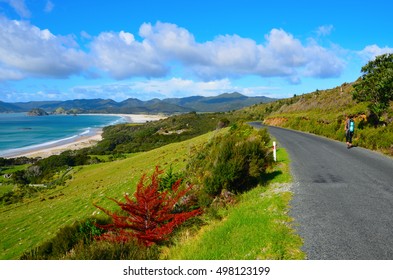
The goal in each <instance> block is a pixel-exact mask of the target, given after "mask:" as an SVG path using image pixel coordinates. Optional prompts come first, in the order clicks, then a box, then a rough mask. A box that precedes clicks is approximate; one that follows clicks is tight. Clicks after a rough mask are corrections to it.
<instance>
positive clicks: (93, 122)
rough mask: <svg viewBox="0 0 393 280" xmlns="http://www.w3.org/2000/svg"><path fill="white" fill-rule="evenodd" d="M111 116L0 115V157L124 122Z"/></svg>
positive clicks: (68, 139) (60, 141) (88, 133)
mask: <svg viewBox="0 0 393 280" xmlns="http://www.w3.org/2000/svg"><path fill="white" fill-rule="evenodd" d="M123 122H125V119H124V118H122V117H120V116H111V115H77V116H73V115H49V116H39V117H36V116H34V117H32V116H27V115H26V113H12V114H0V157H5V156H7V155H10V154H15V153H19V152H24V151H28V150H33V149H36V148H41V147H46V146H50V145H54V144H58V143H62V142H67V141H72V139H74V138H77V137H79V136H83V135H86V136H88V135H93V134H95V131H96V130H97V129H99V128H102V127H105V126H108V125H112V124H117V123H123Z"/></svg>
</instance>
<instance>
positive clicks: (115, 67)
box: [0, 0, 345, 83]
mask: <svg viewBox="0 0 393 280" xmlns="http://www.w3.org/2000/svg"><path fill="white" fill-rule="evenodd" d="M0 1H1V0H0ZM0 29H1V30H0V31H1V32H0V71H1V73H3V74H4V75H3V77H2V79H3V80H8V79H9V80H15V79H22V78H27V77H53V78H66V77H69V76H71V75H85V76H86V75H90V76H91V77H93V76H97V73H100V74H104V75H109V76H110V77H112V78H115V79H117V80H122V79H127V78H134V77H144V78H163V77H166V76H168V74H170V73H171V70H172V69H171V68H172V67H173V66H174V65H176V66H178V69H180V70H181V71H182V73H183V75H184V76H186V74H187V75H188V76H193V77H196V78H198V79H202V80H203V81H205V82H207V81H217V80H223V79H226V78H228V79H229V78H238V77H243V76H247V75H257V76H260V77H282V78H284V79H286V80H288V81H290V82H291V83H300V82H301V78H302V77H319V78H327V77H337V76H339V75H340V74H341V72H342V70H343V68H344V66H345V63H344V62H343V60H342V59H341V58H340V57H339V56H338V54H337V53H336V51H335V50H334V49H327V48H324V47H322V46H320V45H318V44H317V43H316V41H315V40H308V41H307V42H306V43H303V42H301V41H300V40H299V39H297V38H295V37H294V36H293V35H292V34H290V33H288V32H286V31H284V30H282V29H272V30H271V31H270V32H269V33H268V34H267V35H265V40H264V42H263V43H257V42H256V41H255V40H253V39H250V38H243V37H241V36H239V35H236V34H235V35H219V36H217V37H216V38H214V39H213V40H211V41H205V42H197V41H196V39H195V37H194V36H193V34H191V33H190V32H189V31H188V30H186V29H185V28H182V27H179V26H177V25H175V24H170V23H161V22H157V23H156V24H154V25H152V24H150V23H144V24H142V25H141V26H140V29H139V34H138V35H139V36H135V35H134V34H132V33H129V32H127V31H125V30H122V31H120V32H113V31H112V32H102V33H100V34H98V36H96V37H91V36H90V35H89V34H87V33H86V32H83V31H82V32H81V38H82V39H83V40H84V41H88V42H89V43H88V47H89V51H88V52H84V51H82V50H81V48H80V47H79V45H78V44H77V42H76V40H75V39H74V37H73V36H71V35H69V36H58V35H54V34H53V33H51V31H50V30H48V29H40V28H38V27H36V26H34V25H32V24H30V23H29V22H25V21H16V20H8V19H6V18H3V17H0ZM92 71H96V73H93V72H92ZM93 74H95V75H93ZM182 82H184V80H183V81H182Z"/></svg>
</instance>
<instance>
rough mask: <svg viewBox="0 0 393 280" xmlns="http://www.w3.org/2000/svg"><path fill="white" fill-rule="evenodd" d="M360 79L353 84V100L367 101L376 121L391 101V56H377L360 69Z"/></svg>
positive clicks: (392, 74)
mask: <svg viewBox="0 0 393 280" xmlns="http://www.w3.org/2000/svg"><path fill="white" fill-rule="evenodd" d="M361 70H362V73H363V75H362V77H361V78H360V79H359V80H358V81H357V82H356V83H355V85H354V91H353V92H352V94H353V98H354V99H355V100H357V101H369V102H370V105H369V109H370V111H371V113H373V114H375V115H376V116H377V117H378V119H379V118H380V117H381V115H382V113H383V112H384V111H385V110H386V109H387V108H388V107H389V102H390V101H393V54H392V53H391V54H383V55H380V56H377V57H376V58H375V59H374V60H372V61H369V62H368V63H367V64H366V65H364V66H363V67H362V69H361Z"/></svg>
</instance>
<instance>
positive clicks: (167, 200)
mask: <svg viewBox="0 0 393 280" xmlns="http://www.w3.org/2000/svg"><path fill="white" fill-rule="evenodd" d="M161 173H162V171H160V170H159V169H158V167H156V170H155V172H154V173H153V175H152V176H151V182H149V184H148V185H146V186H145V181H146V180H145V179H146V175H143V176H142V178H141V179H140V181H139V183H138V185H137V189H136V192H135V194H134V199H131V198H130V197H129V196H128V195H125V196H124V198H125V200H126V202H120V201H117V200H115V199H113V198H110V199H111V200H112V201H114V202H116V203H117V205H119V206H120V207H121V209H122V210H124V211H125V212H126V213H127V215H126V216H121V215H118V214H116V213H112V212H110V211H108V210H106V209H104V208H102V207H100V206H97V205H95V206H96V207H97V208H99V209H101V210H102V211H104V212H105V213H106V214H107V215H109V216H110V217H112V221H113V224H109V225H106V226H102V227H103V228H105V229H107V230H108V232H107V233H104V234H103V235H101V236H100V237H99V239H101V240H108V241H114V242H127V241H129V240H130V239H132V238H134V237H135V238H137V239H138V241H140V242H141V243H143V244H144V245H145V246H150V245H153V244H154V243H157V242H160V241H163V240H167V238H168V237H169V235H170V234H171V233H172V231H173V230H174V228H175V227H177V226H178V225H180V224H182V223H183V222H185V221H186V220H187V219H189V218H191V217H194V216H196V215H199V214H201V210H200V209H197V210H193V211H190V212H182V213H174V211H173V210H174V206H175V205H176V203H178V202H179V200H180V199H181V198H182V197H184V196H185V194H186V193H187V192H188V191H189V190H190V189H191V187H192V186H189V187H188V188H186V189H184V190H179V187H180V183H181V180H178V181H177V182H176V183H175V184H173V186H172V191H171V192H169V191H163V192H159V178H158V176H159V175H160V174H161Z"/></svg>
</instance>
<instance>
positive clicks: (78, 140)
mask: <svg viewBox="0 0 393 280" xmlns="http://www.w3.org/2000/svg"><path fill="white" fill-rule="evenodd" d="M86 115H109V116H117V117H121V118H123V119H124V120H125V123H145V122H147V121H155V120H160V119H163V118H166V117H165V116H164V115H146V114H86ZM102 133H103V128H97V129H94V130H92V132H91V133H90V134H89V135H78V136H76V137H72V138H71V139H66V140H60V141H58V142H56V143H52V144H48V145H45V146H42V147H32V148H31V149H30V148H28V147H27V148H25V149H18V150H16V151H14V152H13V151H10V152H9V153H7V154H5V155H3V156H0V157H4V158H17V157H28V158H36V157H40V158H47V157H50V156H52V155H59V154H61V153H62V152H65V151H68V150H79V149H83V148H88V147H91V146H94V145H95V144H97V143H98V142H99V141H101V140H102Z"/></svg>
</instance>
